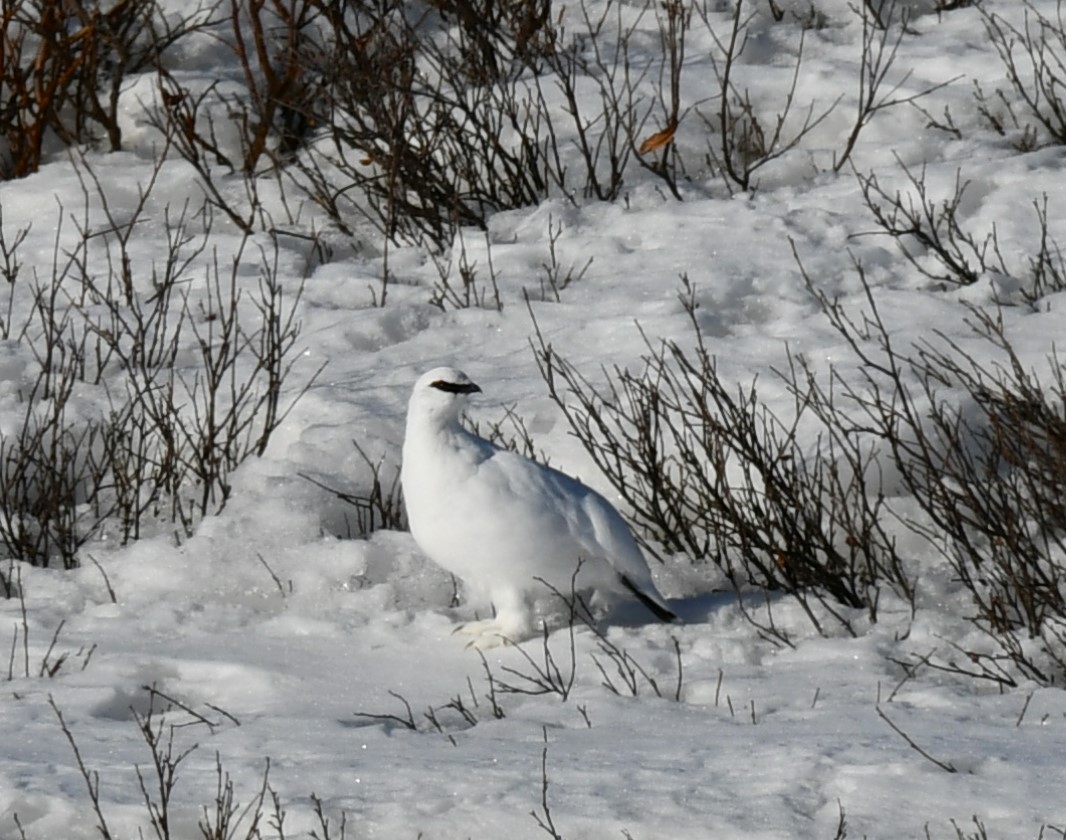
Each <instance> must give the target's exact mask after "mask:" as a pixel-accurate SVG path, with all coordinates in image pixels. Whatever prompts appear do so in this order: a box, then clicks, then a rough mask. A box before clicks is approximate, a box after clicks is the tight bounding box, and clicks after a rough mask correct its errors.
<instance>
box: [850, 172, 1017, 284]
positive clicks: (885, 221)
mask: <svg viewBox="0 0 1066 840" xmlns="http://www.w3.org/2000/svg"><path fill="white" fill-rule="evenodd" d="M897 162H898V163H899V167H900V169H901V170H902V172H903V174H904V175H905V177H906V179H907V185H908V189H907V190H906V192H900V191H899V190H896V191H895V192H889V191H888V190H887V189H886V188H884V187H883V186H882V185H881V182H880V181H879V180H878V178H877V176H876V175H874V174H873V173H870V174H869V175H862V174H860V175H858V176H857V177H858V179H859V186H860V188H861V189H862V196H863V200H864V201H865V203H866V206H867V208H868V209H869V210H870V213H871V214H872V215H873V218H874V221H875V222H876V224H877V226H878V227H879V228H880V229H881V232H882V233H884V234H886V235H888V236H891V237H892V238H893V239H894V240H895V241H896V244H897V245H898V246H899V250H900V253H901V254H903V256H904V257H905V258H906V259H907V260H908V262H910V263H911V265H913V266H914V267H915V268H916V269H918V271H919V272H921V273H922V274H923V275H925V276H926V277H928V278H929V279H930V280H935V281H938V282H941V283H947V284H949V285H953V286H968V285H970V284H971V283H975V282H977V280H978V279H979V278H980V277H981V275H982V274H984V273H985V272H986V271H988V270H990V269H993V270H997V271H1000V272H1002V273H1003V274H1007V273H1008V271H1007V267H1006V265H1005V264H1004V262H1003V257H1002V255H1001V254H1000V252H999V241H998V239H997V237H996V233H995V230H993V231H991V232H990V233H988V234H986V235H985V236H984V237H980V236H978V235H975V234H973V233H971V232H969V231H967V230H966V229H964V228H963V226H962V221H963V220H962V215H961V213H960V209H959V208H960V206H961V204H962V199H963V195H964V194H965V192H966V188H967V187H968V186H969V182H968V181H963V180H962V175H961V173H956V175H955V184H954V189H953V191H952V193H951V195H950V196H949V197H947V198H944V199H941V200H939V201H937V200H936V199H934V198H932V197H931V196H930V194H929V189H928V186H927V184H926V169H925V167H924V166H923V167H922V168H921V170H920V171H918V172H917V173H915V172H914V171H913V170H911V169H910V168H908V167H907V166H906V165H905V164H904V163H903V162H902V161H900V160H899V159H898V158H897ZM914 244H917V245H919V246H920V247H921V249H922V250H918V249H915V248H914V247H913V245H914ZM926 255H928V257H929V258H930V260H928V261H927V260H925V259H923V257H925V256H926ZM930 262H931V263H932V265H930Z"/></svg>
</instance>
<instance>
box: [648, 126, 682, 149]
mask: <svg viewBox="0 0 1066 840" xmlns="http://www.w3.org/2000/svg"><path fill="white" fill-rule="evenodd" d="M676 132H677V126H676V125H668V126H667V127H666V128H664V129H663V130H662V131H657V132H655V133H654V134H653V135H652V136H651V137H649V138H648V139H647V140H645V141H644V142H643V143H641V144H640V150H639V151H640V154H642V155H646V154H647V153H648V152H654V151H657V150H658V149H661V148H662V147H663V146H665V145H667V144H668V143H669V142H670V141H672V140H673V139H674V134H675V133H676Z"/></svg>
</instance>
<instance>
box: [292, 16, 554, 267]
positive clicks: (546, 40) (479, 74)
mask: <svg viewBox="0 0 1066 840" xmlns="http://www.w3.org/2000/svg"><path fill="white" fill-rule="evenodd" d="M539 5H540V4H534V3H526V4H513V5H511V4H496V3H483V4H481V3H476V4H455V5H454V6H453V5H452V4H439V6H440V8H439V10H431V9H427V10H425V11H418V10H416V9H415V8H414V7H411V6H410V5H409V4H403V3H399V2H395V0H387V1H386V2H380V3H373V4H364V5H362V6H361V7H360V8H359V9H358V11H357V12H355V13H348V12H346V11H345V10H344V9H343V8H341V7H339V6H336V5H331V4H325V3H322V4H320V8H319V11H320V12H321V14H322V16H323V19H324V20H325V22H326V24H327V25H328V31H329V41H328V43H327V44H325V45H323V47H322V49H323V50H324V52H325V61H324V63H323V66H324V68H326V70H327V72H328V79H327V83H326V89H327V91H328V95H327V100H326V104H325V107H326V115H325V117H324V123H325V127H326V129H327V137H326V138H324V139H323V140H322V141H321V142H319V143H317V144H315V145H314V146H313V147H312V148H311V150H310V155H308V156H307V157H306V158H304V159H302V160H301V164H300V166H301V169H302V174H303V176H304V179H305V182H306V185H307V187H306V188H307V190H308V193H309V195H310V196H311V198H312V200H314V201H316V203H318V204H319V205H320V206H321V207H322V208H323V209H324V210H325V211H326V212H327V213H328V214H329V215H330V217H331V218H332V219H333V220H334V221H335V222H336V223H338V225H340V226H341V228H342V229H348V230H351V220H352V218H362V219H363V220H365V221H368V222H369V223H370V224H371V225H372V226H373V227H374V228H376V229H377V230H378V232H379V233H381V234H382V235H383V236H384V237H385V239H386V240H388V241H391V242H415V243H425V244H428V245H429V246H430V247H431V248H432V249H433V250H436V251H442V250H444V249H446V248H448V247H449V246H450V245H451V239H452V235H453V232H454V231H455V229H456V228H458V227H462V226H473V227H478V228H482V229H484V227H485V219H486V217H487V215H488V214H489V213H491V212H494V211H496V210H501V209H507V208H513V207H521V206H526V205H529V204H535V203H537V202H538V201H539V200H540V199H541V198H543V197H544V195H545V194H546V189H547V183H548V181H547V174H546V171H545V167H546V164H545V158H544V154H543V151H542V149H541V148H540V145H539V141H540V137H539V134H538V126H539V120H540V117H539V116H538V115H537V114H536V113H535V112H534V110H533V109H531V108H530V106H529V97H528V96H527V94H526V87H525V84H524V83H523V82H521V81H520V80H519V79H518V78H517V72H516V68H518V67H521V66H522V65H524V64H527V63H528V62H530V61H532V60H534V59H535V56H536V55H537V54H539V53H540V52H542V51H543V50H547V49H550V46H549V45H550V41H551V37H550V35H549V34H548V33H547V31H546V30H545V27H546V26H547V25H548V17H547V15H546V14H543V13H542V12H541V11H538V8H539ZM527 13H528V14H527ZM449 15H454V16H455V18H456V19H457V20H458V22H459V25H458V26H450V25H448V22H449ZM515 26H517V29H513V27H515ZM419 65H421V66H425V67H427V69H428V72H421V71H419V70H418V67H419ZM338 176H339V177H338ZM338 184H343V186H341V187H338V186H337V185H338Z"/></svg>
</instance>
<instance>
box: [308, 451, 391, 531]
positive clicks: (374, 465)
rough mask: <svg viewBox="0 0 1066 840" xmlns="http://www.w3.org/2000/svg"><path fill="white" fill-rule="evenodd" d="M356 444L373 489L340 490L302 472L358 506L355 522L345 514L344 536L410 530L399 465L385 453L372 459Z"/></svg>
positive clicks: (324, 488)
mask: <svg viewBox="0 0 1066 840" xmlns="http://www.w3.org/2000/svg"><path fill="white" fill-rule="evenodd" d="M352 446H354V447H355V451H356V452H357V453H358V455H359V458H360V459H361V460H362V461H363V463H364V465H365V466H366V467H367V469H369V471H370V481H369V484H370V486H369V488H365V487H364V488H360V489H358V490H355V491H348V490H338V489H337V488H335V487H330V486H328V485H327V484H324V483H323V482H321V481H319V480H318V479H317V478H314V477H313V476H309V475H306V474H304V473H300V477H301V478H303V479H304V480H306V481H309V482H311V483H312V484H314V485H315V486H316V487H319V488H321V489H322V490H325V491H327V492H328V493H329V494H330V495H332V496H335V497H336V498H338V499H340V500H341V501H342V502H345V503H346V504H349V505H351V506H352V507H353V508H355V520H354V523H353V522H352V521H351V520H349V519H348V517H347V516H345V517H344V522H345V527H346V528H347V533H344V534H343V535H342V536H345V537H349V538H350V537H364V536H366V535H368V534H371V533H373V532H374V531H378V530H382V529H386V530H390V531H406V530H407V514H406V512H405V511H404V508H403V494H402V490H401V486H400V468H399V465H398V464H396V463H395V462H390V461H389V460H388V459H387V458H386V456H385V455H382V456H381V457H379V458H376V459H373V458H371V457H370V456H369V455H368V454H367V453H366V451H365V450H364V449H363V448H362V447H361V446H360V445H359V444H358V443H356V442H355V441H352ZM390 474H391V478H390V477H389V475H390Z"/></svg>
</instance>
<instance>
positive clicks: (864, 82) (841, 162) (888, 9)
mask: <svg viewBox="0 0 1066 840" xmlns="http://www.w3.org/2000/svg"><path fill="white" fill-rule="evenodd" d="M852 8H853V9H854V11H855V14H857V15H858V16H859V18H860V19H861V20H862V41H861V46H860V61H859V80H858V81H859V89H858V97H857V99H858V104H857V107H856V110H855V121H854V122H853V123H852V127H851V131H850V132H848V136H847V139H846V140H845V141H844V147H843V148H842V149H841V150H840V152H839V153H834V154H833V171H834V172H839V171H840V170H841V169H843V168H844V166H845V165H846V164H847V162H848V161H849V160H850V159H851V155H852V152H854V150H855V144H856V143H857V142H858V139H859V135H860V134H861V133H862V130H863V129H864V128H865V127H866V126H867V125H868V124H869V123H870V121H871V120H873V118H874V117H875V116H877V114H879V113H880V112H882V111H886V110H888V109H890V108H894V107H896V106H898V105H914V104H915V103H916V102H917V101H918V100H919V99H922V98H924V97H926V96H928V95H929V94H931V93H933V92H935V91H937V90H939V89H940V88H942V87H946V86H947V85H949V84H951V82H953V81H955V79H951V80H949V81H946V82H942V83H940V84H936V85H931V86H929V87H926V88H923V89H922V90H920V91H918V92H917V93H911V94H906V93H903V92H902V91H903V88H904V86H905V85H906V84H907V82H908V81H909V80H910V78H911V76H912V75H913V71H912V70H908V71H907V72H906V73H904V74H903V75H902V76H900V78H899V79H897V80H896V81H895V82H894V83H892V84H891V85H890V84H889V82H888V78H889V74H890V73H891V72H892V68H893V66H894V65H895V63H896V57H897V54H898V53H899V46H900V44H901V43H902V41H903V38H904V36H905V35H906V34H907V22H908V20H909V13H908V11H907V9H906V8H903V9H900V8H899V7H898V5H897V4H896V3H895V2H894V1H893V2H882V3H880V4H879V5H878V6H877V8H876V9H875V8H874V7H873V4H872V3H870V2H866V3H864V4H863V5H862V6H861V7H858V8H856V7H852ZM893 29H894V30H895V32H894V34H893ZM957 78H958V77H956V79H957ZM886 88H887V89H886ZM945 113H946V111H945Z"/></svg>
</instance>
